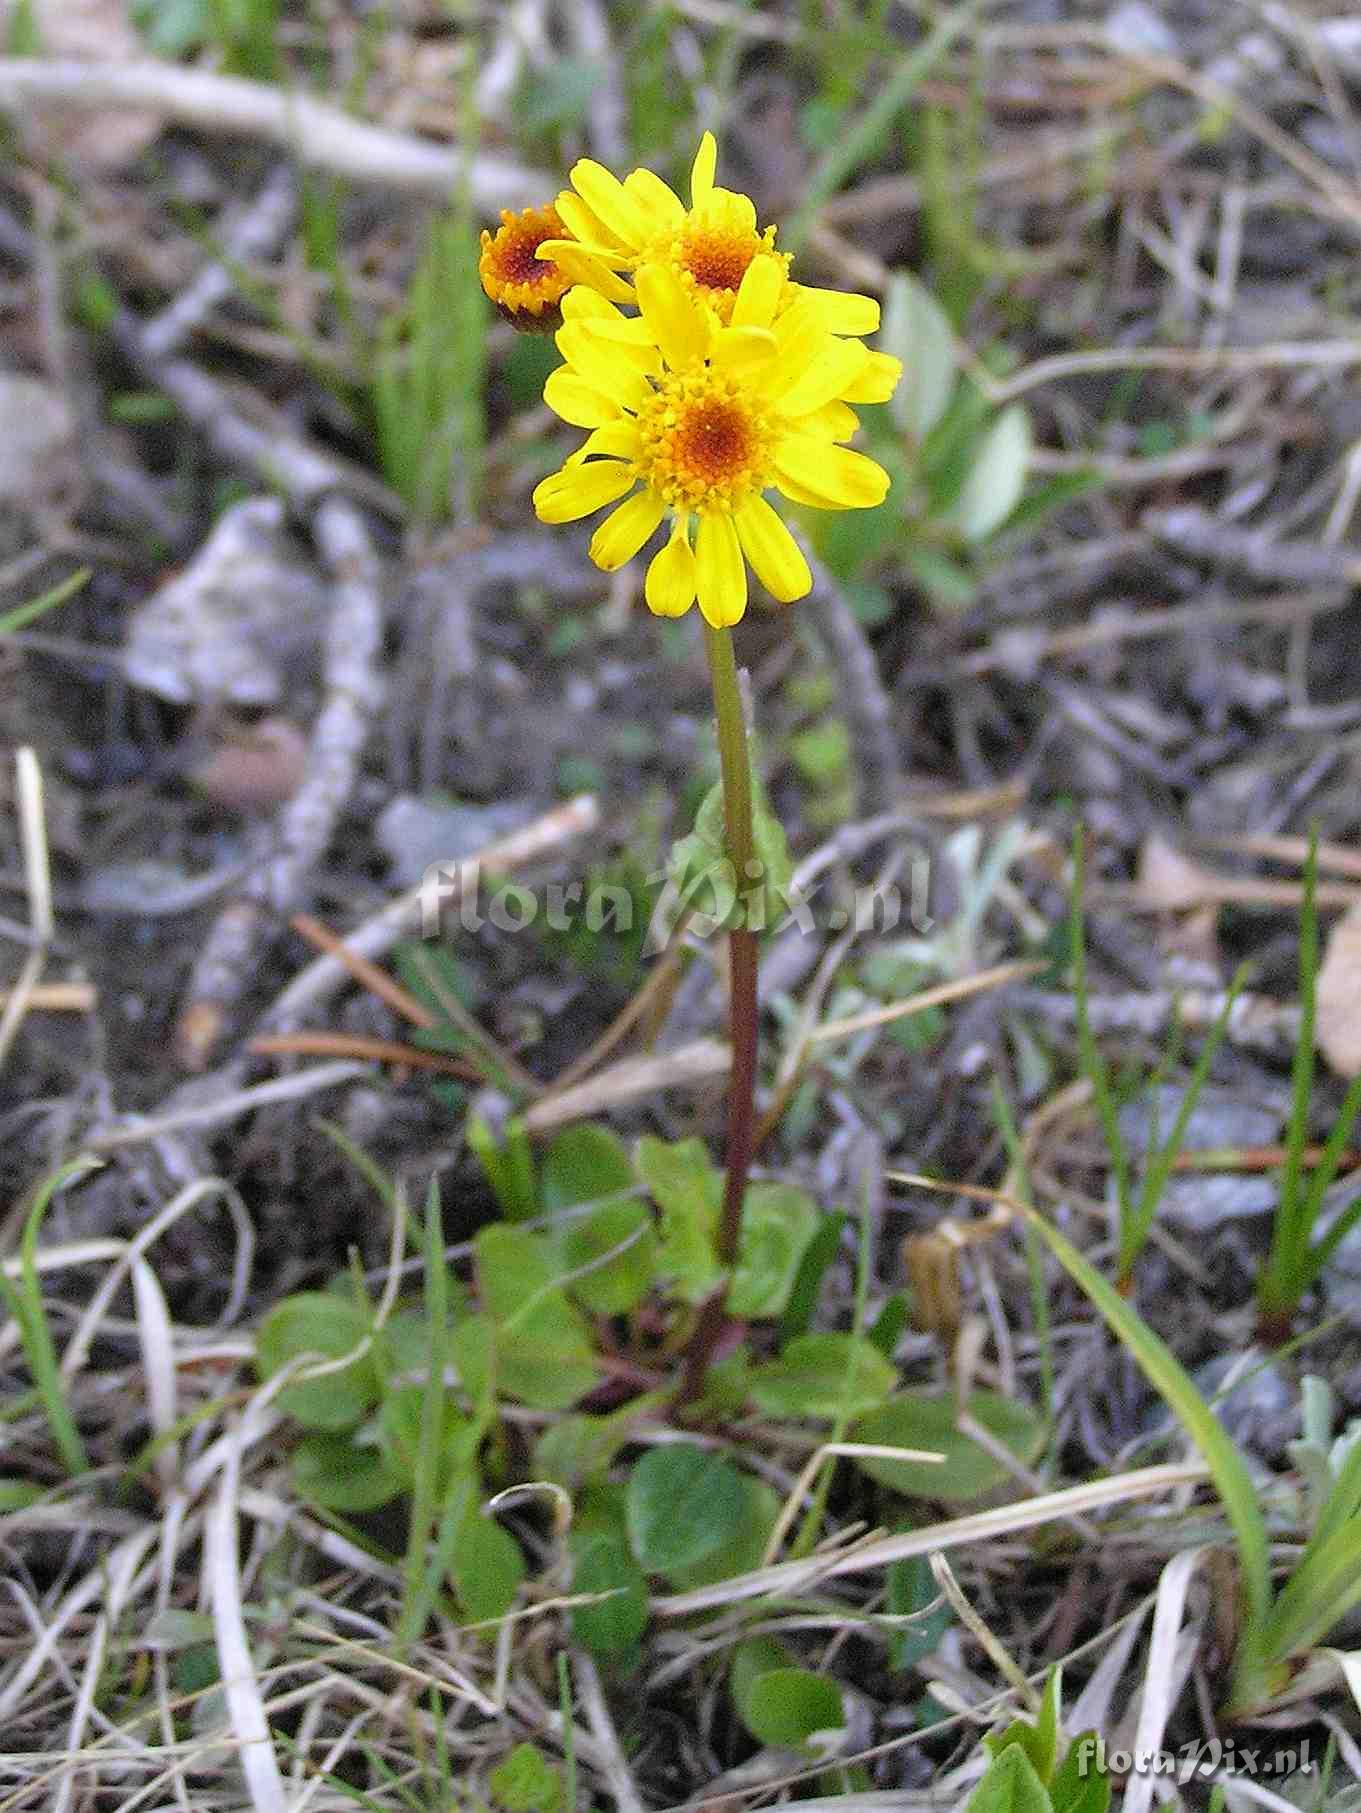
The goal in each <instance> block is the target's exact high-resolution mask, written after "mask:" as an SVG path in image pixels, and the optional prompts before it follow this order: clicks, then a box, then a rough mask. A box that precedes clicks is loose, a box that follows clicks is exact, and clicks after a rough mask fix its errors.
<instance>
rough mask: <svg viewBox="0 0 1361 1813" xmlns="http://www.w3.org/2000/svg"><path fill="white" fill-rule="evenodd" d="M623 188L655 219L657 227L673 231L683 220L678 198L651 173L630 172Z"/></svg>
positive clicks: (672, 190) (670, 188)
mask: <svg viewBox="0 0 1361 1813" xmlns="http://www.w3.org/2000/svg"><path fill="white" fill-rule="evenodd" d="M624 187H625V188H626V189H627V190H628V192H629V194H630V195H632V196H633V197H634V198H635V199H636V200H637V201H638V202H639V203H640V204H641V205H642V206H643V207H644V208H646V210H647V212H648V213H649V214H651V215H653V216H654V217H655V219H656V222H657V225H658V226H661V227H666V228H668V229H670V230H672V231H674V230H675V228H677V227H678V226H679V225H680V224H681V222H682V221H683V220H684V219H685V208H684V205H683V204H682V202H681V198H680V196H679V195H677V194H676V191H675V190H674V189H673V188H672V187H671V185H670V184H669V183H664V182H663V181H662V179H661V177H660V176H657V175H656V174H655V173H654V172H653V171H651V170H630V171H629V173H628V175H627V176H626V177H625V178H624Z"/></svg>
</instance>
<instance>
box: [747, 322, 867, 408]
mask: <svg viewBox="0 0 1361 1813" xmlns="http://www.w3.org/2000/svg"><path fill="white" fill-rule="evenodd" d="M869 356H870V355H869V348H868V347H866V346H863V345H862V344H861V343H860V341H859V340H828V341H827V343H826V344H825V345H824V346H823V347H822V349H821V351H820V352H818V353H817V354H816V355H815V356H814V357H813V358H812V359H810V360H809V362H808V364H807V365H805V366H804V368H803V370H802V371H800V372H798V373H796V374H795V376H794V378H793V381H792V382H791V381H790V379H789V367H788V365H787V364H785V365H783V366H781V365H779V364H777V366H776V371H775V375H774V377H773V380H772V383H771V389H772V391H773V393H774V397H775V407H776V408H777V409H778V410H779V411H780V413H781V415H786V416H805V415H808V414H810V413H811V411H813V410H814V409H821V407H822V405H823V404H824V403H830V402H831V401H832V399H833V398H834V397H841V396H845V394H846V392H847V389H848V388H849V387H850V386H851V385H852V384H854V382H855V380H856V379H857V378H858V377H859V376H860V373H861V372H862V371H863V370H864V368H865V366H866V364H867V363H868V362H869ZM781 377H783V378H784V380H785V382H784V384H783V386H781V384H780V379H781Z"/></svg>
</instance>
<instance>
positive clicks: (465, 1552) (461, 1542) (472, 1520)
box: [449, 1495, 525, 1623]
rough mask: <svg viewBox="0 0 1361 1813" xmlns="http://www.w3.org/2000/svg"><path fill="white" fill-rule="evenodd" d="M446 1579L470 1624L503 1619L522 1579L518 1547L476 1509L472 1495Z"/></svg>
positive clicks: (522, 1567) (516, 1543)
mask: <svg viewBox="0 0 1361 1813" xmlns="http://www.w3.org/2000/svg"><path fill="white" fill-rule="evenodd" d="M449 1575H450V1579H451V1580H452V1582H453V1586H454V1590H455V1592H456V1593H457V1594H458V1597H459V1603H460V1604H461V1605H462V1606H463V1609H464V1610H465V1611H466V1612H467V1614H468V1616H469V1618H470V1619H472V1620H473V1622H474V1623H477V1622H480V1621H481V1620H482V1619H485V1618H501V1617H504V1616H505V1614H506V1613H507V1612H508V1611H509V1610H510V1608H511V1606H512V1604H513V1603H514V1601H515V1595H516V1593H517V1592H518V1590H519V1587H520V1582H521V1581H522V1580H523V1579H524V1577H525V1558H524V1555H523V1554H522V1553H521V1550H520V1545H519V1543H518V1542H516V1540H515V1538H514V1537H513V1536H512V1535H511V1534H510V1532H509V1531H508V1530H503V1529H502V1528H501V1526H500V1524H499V1523H497V1522H496V1521H495V1520H494V1519H493V1518H491V1517H487V1516H484V1515H483V1513H482V1512H481V1511H480V1510H478V1509H477V1504H476V1495H474V1496H473V1498H472V1500H471V1501H470V1503H469V1507H468V1510H467V1513H466V1514H465V1516H464V1518H463V1522H462V1523H461V1524H460V1525H459V1531H458V1542H457V1544H456V1546H455V1548H454V1554H453V1559H452V1562H451V1564H450V1568H449Z"/></svg>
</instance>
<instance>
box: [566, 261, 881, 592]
mask: <svg viewBox="0 0 1361 1813" xmlns="http://www.w3.org/2000/svg"><path fill="white" fill-rule="evenodd" d="M785 286H786V277H785V273H784V270H783V268H782V267H781V266H780V265H779V263H778V261H777V260H775V259H774V258H770V257H765V256H753V257H752V258H751V259H750V260H749V262H748V264H747V267H746V269H745V270H744V272H743V274H742V276H741V278H740V279H739V281H738V283H737V284H736V286H735V288H734V291H733V296H732V302H731V306H730V307H729V308H728V309H727V310H726V311H725V312H726V316H727V319H726V320H724V319H723V318H722V314H721V313H720V311H719V310H717V309H716V308H715V307H714V306H713V305H712V301H711V299H710V298H708V297H701V296H699V295H698V294H697V293H696V286H695V285H693V284H687V283H686V281H685V279H684V277H683V275H682V274H681V273H680V272H678V271H677V270H676V268H675V266H674V264H673V263H672V261H671V260H669V259H667V260H664V261H659V262H654V263H644V264H641V265H639V266H638V268H637V270H636V272H635V277H634V295H635V297H636V301H637V304H638V307H639V310H640V311H641V312H640V315H639V316H638V317H636V318H633V317H628V316H625V315H623V314H622V313H621V312H620V310H619V309H617V308H616V307H615V306H614V305H613V303H612V302H610V301H608V300H607V299H606V298H604V297H602V296H600V295H599V294H598V293H596V292H594V291H593V290H591V289H589V288H587V287H585V286H581V287H578V288H575V289H573V290H571V291H569V292H568V294H567V295H566V297H565V298H564V301H563V317H564V319H563V326H562V329H561V331H560V332H559V334H558V336H557V344H558V347H559V350H560V351H561V352H562V354H563V356H564V358H565V359H566V364H565V365H564V366H562V367H561V368H560V369H559V370H558V371H555V372H553V373H552V374H551V375H550V377H549V379H548V382H547V384H546V385H545V387H544V400H545V401H546V402H547V403H548V404H549V406H550V407H551V408H553V409H554V410H555V411H556V412H557V413H558V414H559V415H560V416H562V418H563V419H564V420H565V421H568V422H571V423H573V424H574V425H575V426H577V427H581V428H588V429H590V430H591V431H592V432H591V433H590V435H589V437H588V439H587V440H586V442H585V444H584V445H583V446H582V447H581V448H580V449H579V450H578V452H576V453H575V454H573V455H572V457H571V458H570V459H569V460H568V461H567V463H566V464H565V465H564V466H563V467H562V468H561V470H560V471H558V472H555V473H553V474H552V475H551V476H550V477H548V478H546V479H544V480H543V482H542V483H541V484H540V485H539V486H538V487H537V488H536V490H535V492H534V507H535V509H536V511H537V512H538V514H539V516H540V518H541V519H542V520H543V521H544V522H555V523H561V522H572V521H575V520H576V519H578V518H579V517H583V516H589V515H590V514H591V513H592V512H593V511H596V510H599V509H601V508H603V507H604V505H606V504H610V503H618V505H619V507H618V508H617V509H616V510H614V511H613V512H612V513H611V514H610V515H609V516H608V517H607V518H606V519H605V521H604V522H603V523H601V525H600V527H599V528H598V529H597V530H596V532H595V536H594V538H593V540H592V542H591V548H590V552H591V558H592V559H593V560H594V561H595V563H596V564H597V566H600V567H603V568H605V570H606V571H613V570H614V569H616V568H618V567H621V566H623V565H624V564H625V562H626V561H628V560H631V559H632V558H633V556H634V555H635V554H637V553H638V552H639V550H640V549H641V548H642V547H643V545H644V543H645V542H647V541H648V539H649V538H650V537H651V535H652V534H653V532H654V531H655V530H656V529H657V528H658V527H659V526H660V524H661V523H662V521H663V519H664V518H666V517H668V516H669V517H670V519H671V530H670V535H669V538H668V540H667V542H666V545H665V546H664V547H663V548H662V549H661V550H660V552H659V553H657V554H656V555H655V556H654V557H653V559H652V561H651V563H650V564H649V567H648V571H647V580H646V585H645V588H644V589H645V596H646V598H647V602H648V605H649V606H650V608H651V609H652V610H653V611H655V612H656V613H657V614H658V615H659V616H665V617H679V616H681V615H683V614H684V612H686V611H688V610H689V608H690V606H691V605H692V604H693V603H694V602H695V601H696V599H698V602H699V608H700V611H701V612H702V614H703V615H704V617H705V619H706V620H707V621H708V622H709V623H711V624H713V625H714V626H715V627H722V626H724V625H727V624H731V623H736V622H737V621H738V619H739V618H740V617H741V616H742V614H743V612H744V611H745V609H746V603H747V575H746V566H747V563H750V565H751V567H752V568H753V570H754V571H755V573H756V575H757V577H758V578H759V579H760V580H761V582H762V583H763V584H764V585H765V587H766V589H767V590H768V591H769V592H770V593H771V594H772V596H774V597H775V598H777V599H779V600H780V601H781V602H789V601H790V600H792V599H795V598H801V597H802V596H803V595H804V594H805V593H806V592H807V591H809V590H810V588H811V586H812V576H811V574H810V572H809V569H808V563H807V561H806V560H805V559H804V556H803V553H802V552H801V550H800V548H799V546H798V544H797V542H795V540H794V538H793V536H792V535H791V534H790V533H789V530H788V529H787V528H786V527H785V525H784V523H783V521H782V520H781V518H780V517H779V515H778V514H777V513H776V511H775V509H774V508H773V507H772V505H771V504H770V503H769V502H768V501H767V499H766V497H765V492H766V491H767V490H769V489H772V488H773V489H775V490H777V491H779V492H780V493H782V494H783V495H784V496H785V497H787V498H790V499H792V500H793V501H794V502H797V503H801V504H808V505H812V506H813V507H815V508H818V509H824V510H846V509H865V508H869V507H871V506H873V505H875V504H878V503H881V502H882V501H883V498H884V496H885V494H886V492H887V490H888V475H887V473H886V472H885V471H884V470H883V468H882V467H881V466H879V465H877V464H876V463H875V462H874V461H873V460H871V459H868V458H867V457H866V456H865V455H864V454H862V453H855V452H852V451H851V449H849V448H848V447H846V446H844V445H843V443H844V442H845V441H846V440H848V439H849V438H850V436H851V435H852V434H853V433H854V432H855V430H856V428H857V427H858V426H859V424H858V421H857V418H856V415H855V411H854V410H853V409H852V408H850V406H849V403H850V401H852V400H855V399H857V398H860V397H861V396H862V395H865V400H869V398H870V397H877V396H878V395H879V394H880V393H883V394H887V392H885V391H884V386H885V384H887V385H888V389H889V390H891V389H892V382H893V381H896V372H897V369H898V367H897V361H896V360H889V361H887V364H883V363H879V361H881V360H882V359H883V355H879V354H875V353H871V352H870V351H869V349H868V348H866V347H865V346H863V345H861V344H860V342H859V341H858V340H849V339H842V338H838V337H837V336H836V335H834V334H832V333H831V332H829V331H828V328H827V325H826V321H825V319H824V314H823V310H822V307H821V305H820V303H819V301H818V300H817V298H816V297H813V296H807V295H801V296H796V297H795V298H794V299H793V300H792V301H790V302H788V303H787V304H786V301H785ZM889 367H891V368H892V370H891V371H890V370H889ZM866 393H868V394H867V395H866ZM621 499H622V500H623V501H622V502H620V500H621ZM692 525H693V532H694V538H693V542H692V540H691V531H692Z"/></svg>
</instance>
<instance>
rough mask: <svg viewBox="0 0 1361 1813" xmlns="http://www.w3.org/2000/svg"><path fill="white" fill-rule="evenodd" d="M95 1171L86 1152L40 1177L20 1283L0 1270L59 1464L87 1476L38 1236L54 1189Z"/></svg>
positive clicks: (1, 1293) (95, 1162)
mask: <svg viewBox="0 0 1361 1813" xmlns="http://www.w3.org/2000/svg"><path fill="white" fill-rule="evenodd" d="M99 1169H100V1160H99V1159H97V1158H92V1157H90V1156H89V1155H88V1154H87V1155H86V1156H84V1157H81V1158H73V1159H72V1160H71V1161H70V1163H69V1164H64V1165H61V1166H60V1167H59V1168H58V1169H57V1170H55V1171H54V1172H53V1173H52V1174H51V1176H50V1177H46V1178H44V1179H43V1182H42V1184H41V1185H40V1186H39V1189H38V1194H37V1198H36V1200H35V1201H34V1204H33V1207H32V1208H31V1209H30V1210H29V1212H28V1217H27V1219H26V1221H25V1223H24V1232H23V1237H22V1239H21V1240H20V1242H19V1278H18V1282H17V1283H14V1282H12V1281H11V1280H10V1279H9V1278H7V1277H6V1276H5V1274H4V1272H3V1271H0V1297H2V1298H3V1299H4V1302H5V1304H6V1306H7V1307H8V1309H9V1312H10V1314H11V1315H12V1316H13V1317H14V1321H15V1324H16V1326H17V1327H18V1330H19V1339H20V1341H21V1342H22V1344H23V1349H24V1357H25V1358H26V1359H27V1361H28V1369H29V1371H30V1372H31V1373H32V1374H33V1384H34V1388H35V1390H36V1391H37V1393H38V1397H39V1398H40V1400H41V1402H42V1406H43V1410H44V1412H45V1414H46V1416H47V1421H48V1425H49V1427H50V1428H51V1430H52V1439H53V1440H54V1441H55V1442H56V1444H57V1452H58V1453H59V1454H60V1455H61V1459H62V1465H63V1466H64V1467H65V1468H66V1471H67V1472H68V1473H70V1474H72V1475H76V1474H80V1473H88V1472H89V1470H90V1462H89V1458H88V1456H87V1455H86V1453H85V1444H84V1442H83V1441H82V1440H81V1439H80V1431H79V1430H78V1429H77V1428H76V1421H75V1418H74V1417H73V1416H72V1415H71V1407H70V1405H69V1404H68V1403H67V1401H66V1393H65V1391H64V1390H63V1388H62V1379H61V1368H60V1367H59V1365H58V1363H57V1349H56V1345H55V1343H54V1342H53V1339H52V1330H51V1327H50V1326H49V1324H48V1320H47V1314H46V1312H45V1310H44V1309H43V1292H42V1281H41V1279H40V1278H39V1276H38V1235H39V1233H40V1232H41V1230H42V1224H43V1217H44V1216H45V1215H46V1214H47V1211H48V1209H49V1208H50V1207H51V1206H52V1199H53V1198H54V1197H55V1196H56V1194H57V1191H58V1190H60V1189H63V1188H64V1187H65V1186H66V1185H67V1184H68V1183H71V1182H73V1181H74V1180H75V1179H76V1178H78V1177H84V1176H85V1175H86V1174H87V1173H88V1172H90V1171H98V1170H99Z"/></svg>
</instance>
